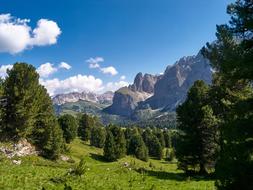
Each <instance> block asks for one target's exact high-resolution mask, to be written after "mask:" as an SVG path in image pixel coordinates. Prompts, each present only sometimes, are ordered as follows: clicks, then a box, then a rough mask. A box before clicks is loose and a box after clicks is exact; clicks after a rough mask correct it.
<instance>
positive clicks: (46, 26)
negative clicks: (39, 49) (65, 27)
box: [31, 19, 61, 46]
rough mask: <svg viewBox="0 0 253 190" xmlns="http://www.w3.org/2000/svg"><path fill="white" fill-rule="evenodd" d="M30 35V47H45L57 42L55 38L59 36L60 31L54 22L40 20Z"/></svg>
mask: <svg viewBox="0 0 253 190" xmlns="http://www.w3.org/2000/svg"><path fill="white" fill-rule="evenodd" d="M32 33H33V38H32V39H31V45H37V46H45V45H51V44H55V43H56V42H57V38H58V36H59V35H60V34H61V29H60V28H59V27H58V25H57V23H56V22H54V21H51V20H47V19H40V20H39V21H38V23H37V27H36V28H35V29H34V30H33V32H32Z"/></svg>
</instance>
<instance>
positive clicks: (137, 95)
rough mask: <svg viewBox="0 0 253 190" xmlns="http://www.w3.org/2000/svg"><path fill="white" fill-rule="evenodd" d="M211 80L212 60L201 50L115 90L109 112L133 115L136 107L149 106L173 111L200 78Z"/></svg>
mask: <svg viewBox="0 0 253 190" xmlns="http://www.w3.org/2000/svg"><path fill="white" fill-rule="evenodd" d="M211 79H212V71H211V67H210V63H209V61H208V60H207V59H205V58H204V57H203V56H202V55H201V53H198V54H197V55H196V56H187V57H183V58H181V59H180V60H179V61H177V62H176V63H175V64H174V65H172V66H171V65H169V66H168V67H167V68H166V70H165V72H164V74H163V75H158V76H154V75H151V74H145V75H144V76H143V75H142V73H138V74H137V75H136V77H135V80H134V84H132V85H129V86H128V87H124V88H121V89H119V90H118V91H116V92H115V94H114V97H113V103H112V105H111V106H109V107H107V108H106V109H105V111H106V112H107V113H110V114H117V115H122V116H131V115H132V114H133V113H134V112H135V111H136V110H141V109H147V108H149V109H152V110H155V109H160V110H166V111H173V110H175V108H176V107H177V105H178V104H180V103H182V102H183V101H184V100H185V97H186V95H187V91H188V90H189V88H190V87H191V86H192V85H193V83H194V82H195V81H196V80H203V81H205V82H206V83H210V82H211Z"/></svg>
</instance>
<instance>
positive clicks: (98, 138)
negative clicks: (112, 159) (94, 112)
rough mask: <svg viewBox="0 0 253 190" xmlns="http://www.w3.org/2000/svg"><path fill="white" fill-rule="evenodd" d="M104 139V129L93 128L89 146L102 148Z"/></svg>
mask: <svg viewBox="0 0 253 190" xmlns="http://www.w3.org/2000/svg"><path fill="white" fill-rule="evenodd" d="M105 139H106V131H105V129H104V127H93V128H92V130H91V139H90V144H91V146H95V147H98V148H103V147H104V144H105Z"/></svg>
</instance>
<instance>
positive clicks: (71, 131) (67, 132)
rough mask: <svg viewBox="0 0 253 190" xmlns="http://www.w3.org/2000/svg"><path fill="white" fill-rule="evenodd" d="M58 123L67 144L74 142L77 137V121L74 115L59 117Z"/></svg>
mask: <svg viewBox="0 0 253 190" xmlns="http://www.w3.org/2000/svg"><path fill="white" fill-rule="evenodd" d="M58 123H59V125H60V127H61V129H62V130H63V137H64V139H65V141H66V143H70V142H71V141H73V140H74V139H75V137H76V135H77V123H76V119H75V118H74V117H73V116H72V115H69V114H65V115H62V116H60V117H59V119H58Z"/></svg>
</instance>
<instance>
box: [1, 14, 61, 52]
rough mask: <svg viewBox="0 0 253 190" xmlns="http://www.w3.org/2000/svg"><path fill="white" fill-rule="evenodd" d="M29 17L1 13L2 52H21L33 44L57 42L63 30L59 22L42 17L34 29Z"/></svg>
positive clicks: (41, 44) (40, 44) (43, 44)
mask: <svg viewBox="0 0 253 190" xmlns="http://www.w3.org/2000/svg"><path fill="white" fill-rule="evenodd" d="M29 22H30V20H29V19H20V18H15V17H12V16H11V14H0V52H8V53H11V54H15V53H19V52H22V51H24V50H25V49H27V48H32V47H33V46H45V45H52V44H55V43H56V42H57V38H58V36H59V35H60V34H61V30H60V28H59V27H58V25H57V23H56V22H54V21H51V20H47V19H40V20H39V21H38V22H37V26H36V28H35V29H34V30H32V29H31V27H30V26H28V23H29Z"/></svg>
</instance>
